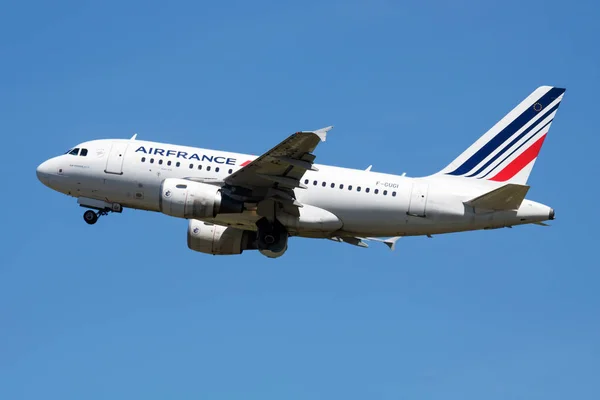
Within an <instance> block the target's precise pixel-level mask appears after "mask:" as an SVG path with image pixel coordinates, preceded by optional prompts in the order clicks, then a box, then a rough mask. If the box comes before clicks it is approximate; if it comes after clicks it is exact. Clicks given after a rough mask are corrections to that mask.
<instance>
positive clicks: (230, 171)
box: [229, 168, 308, 183]
mask: <svg viewBox="0 0 600 400" xmlns="http://www.w3.org/2000/svg"><path fill="white" fill-rule="evenodd" d="M232 172H233V170H232V169H231V168H229V173H230V174H231V173H232ZM306 183H308V179H307V180H306Z"/></svg>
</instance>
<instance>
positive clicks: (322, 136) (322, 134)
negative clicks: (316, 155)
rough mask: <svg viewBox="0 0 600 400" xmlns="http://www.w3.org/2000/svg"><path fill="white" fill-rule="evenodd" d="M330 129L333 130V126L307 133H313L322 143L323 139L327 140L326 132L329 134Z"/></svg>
mask: <svg viewBox="0 0 600 400" xmlns="http://www.w3.org/2000/svg"><path fill="white" fill-rule="evenodd" d="M332 129H333V125H331V126H326V127H325V128H321V129H317V130H316V131H309V132H310V133H314V134H315V135H317V136H318V137H319V139H321V141H322V142H324V141H325V139H327V132H329V131H330V130H332Z"/></svg>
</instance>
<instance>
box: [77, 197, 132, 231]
mask: <svg viewBox="0 0 600 400" xmlns="http://www.w3.org/2000/svg"><path fill="white" fill-rule="evenodd" d="M77 203H79V205H80V206H81V207H86V208H92V209H93V210H87V211H86V212H84V213H83V220H84V221H85V222H86V223H87V224H89V225H94V224H95V223H96V222H98V218H100V217H102V216H103V215H108V213H109V212H117V213H120V212H122V211H123V206H121V204H119V203H109V202H106V201H103V200H96V199H89V198H86V197H80V198H78V199H77ZM96 210H97V211H96Z"/></svg>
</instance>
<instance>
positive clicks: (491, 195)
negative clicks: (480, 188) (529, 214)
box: [465, 183, 529, 211]
mask: <svg viewBox="0 0 600 400" xmlns="http://www.w3.org/2000/svg"><path fill="white" fill-rule="evenodd" d="M528 190H529V186H527V185H517V184H514V183H509V184H507V185H504V186H502V187H500V188H498V189H495V190H492V191H491V192H488V193H486V194H484V195H481V196H479V197H476V198H474V199H472V200H469V201H465V204H466V205H468V206H471V207H473V208H479V209H485V210H498V211H500V210H517V209H518V208H519V207H520V206H521V203H522V202H523V199H525V195H526V194H527V191H528Z"/></svg>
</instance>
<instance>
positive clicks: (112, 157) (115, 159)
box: [104, 142, 129, 175]
mask: <svg viewBox="0 0 600 400" xmlns="http://www.w3.org/2000/svg"><path fill="white" fill-rule="evenodd" d="M128 144H129V143H127V142H113V144H112V147H111V148H110V153H108V159H107V160H106V169H105V170H104V172H106V173H107V174H117V175H122V174H123V160H124V159H125V151H126V150H127V145H128Z"/></svg>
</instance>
